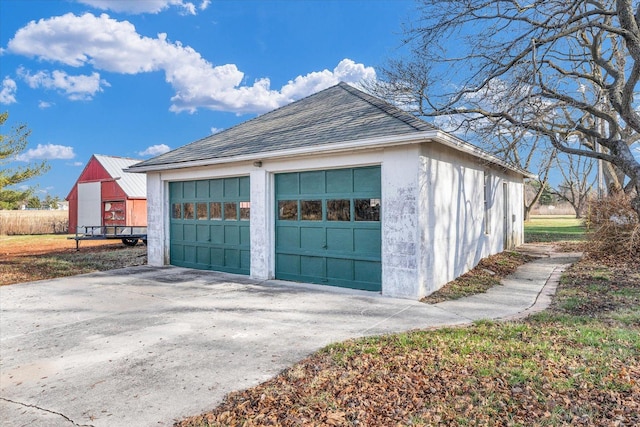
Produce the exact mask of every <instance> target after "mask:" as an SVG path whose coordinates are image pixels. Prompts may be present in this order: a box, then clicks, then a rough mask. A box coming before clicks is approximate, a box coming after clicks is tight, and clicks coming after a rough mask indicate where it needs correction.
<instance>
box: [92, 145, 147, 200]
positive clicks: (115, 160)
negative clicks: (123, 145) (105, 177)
mask: <svg viewBox="0 0 640 427" xmlns="http://www.w3.org/2000/svg"><path fill="white" fill-rule="evenodd" d="M93 157H94V158H95V159H96V160H97V161H98V162H99V163H100V165H102V167H103V168H104V169H105V170H106V171H107V173H108V174H109V176H110V177H111V178H113V179H115V180H116V182H117V184H118V185H119V186H120V188H122V191H124V192H125V194H126V195H127V197H130V198H140V199H143V198H146V197H147V179H146V177H145V176H144V175H140V174H136V173H131V172H125V169H127V168H129V167H131V166H133V165H136V164H138V163H140V160H136V159H130V158H126V157H115V156H103V155H100V154H94V155H93Z"/></svg>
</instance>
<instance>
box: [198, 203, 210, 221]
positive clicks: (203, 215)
mask: <svg viewBox="0 0 640 427" xmlns="http://www.w3.org/2000/svg"><path fill="white" fill-rule="evenodd" d="M196 215H197V218H198V220H201V221H202V220H206V219H207V218H208V217H209V213H208V212H207V204H206V203H196Z"/></svg>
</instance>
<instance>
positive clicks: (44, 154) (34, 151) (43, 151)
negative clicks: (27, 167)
mask: <svg viewBox="0 0 640 427" xmlns="http://www.w3.org/2000/svg"><path fill="white" fill-rule="evenodd" d="M75 156H76V154H75V153H74V152H73V147H66V146H64V145H55V144H46V145H42V144H38V146H37V147H36V148H30V149H28V150H27V151H25V152H24V153H22V154H19V155H17V156H16V160H18V161H21V162H29V161H31V160H36V159H46V160H54V159H73V158H74V157H75Z"/></svg>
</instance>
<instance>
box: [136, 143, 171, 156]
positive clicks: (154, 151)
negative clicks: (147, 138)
mask: <svg viewBox="0 0 640 427" xmlns="http://www.w3.org/2000/svg"><path fill="white" fill-rule="evenodd" d="M170 150H171V147H169V146H168V145H166V144H158V145H152V146H150V147H147V149H146V150H144V151H139V152H138V155H140V156H158V155H160V154H164V153H166V152H167V151H170Z"/></svg>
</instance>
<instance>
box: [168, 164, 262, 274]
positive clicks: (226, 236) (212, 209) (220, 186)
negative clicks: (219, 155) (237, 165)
mask: <svg viewBox="0 0 640 427" xmlns="http://www.w3.org/2000/svg"><path fill="white" fill-rule="evenodd" d="M169 200H170V205H171V218H170V237H169V238H170V240H171V246H170V262H171V264H172V265H177V266H180V267H189V268H198V269H203V270H217V271H225V272H228V273H239V274H249V268H250V266H249V260H250V258H251V257H250V245H249V218H250V212H251V209H250V207H251V205H250V201H249V200H250V199H249V177H239V178H224V179H210V180H200V181H183V182H171V183H169Z"/></svg>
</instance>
